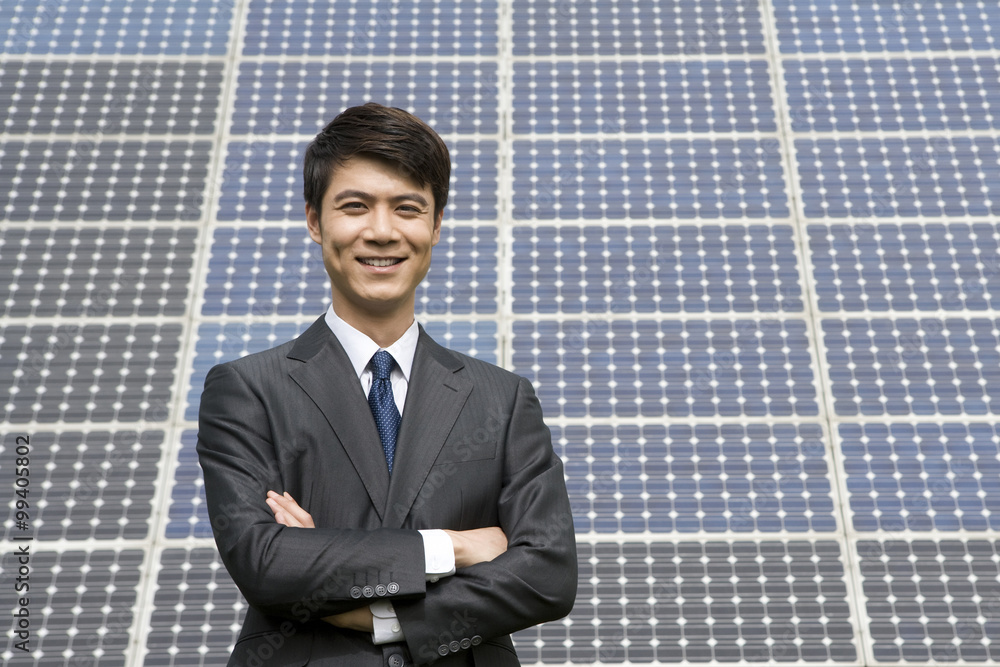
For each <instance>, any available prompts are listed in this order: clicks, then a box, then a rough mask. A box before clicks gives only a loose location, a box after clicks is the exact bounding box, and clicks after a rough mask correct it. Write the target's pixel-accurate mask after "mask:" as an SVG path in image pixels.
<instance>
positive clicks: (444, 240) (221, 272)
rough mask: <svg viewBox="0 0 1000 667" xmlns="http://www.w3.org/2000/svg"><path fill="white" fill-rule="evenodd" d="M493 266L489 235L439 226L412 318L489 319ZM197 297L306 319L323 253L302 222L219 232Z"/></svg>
mask: <svg viewBox="0 0 1000 667" xmlns="http://www.w3.org/2000/svg"><path fill="white" fill-rule="evenodd" d="M0 260H2V255H0ZM496 263H497V239H496V229H495V228H492V227H467V226H458V225H449V224H446V225H444V227H443V229H442V232H441V241H440V242H439V243H438V245H437V246H436V248H435V251H434V254H433V256H432V258H431V268H430V271H429V272H428V274H427V277H426V278H425V279H424V280H423V281H422V282H421V284H420V287H418V288H417V297H416V308H417V312H418V313H420V314H430V315H443V314H455V315H467V314H471V313H484V314H487V313H495V312H496V311H497V287H496V283H497V272H496ZM203 295H204V303H203V304H202V309H201V312H202V314H203V315H252V316H255V317H260V316H268V315H305V316H308V315H311V314H313V313H315V312H317V310H319V309H320V307H322V308H327V307H329V305H330V298H331V297H330V279H329V277H328V276H327V273H326V268H325V267H324V265H323V256H322V251H321V249H320V247H319V245H318V244H316V243H315V242H314V241H313V240H312V238H310V237H309V234H308V231H307V229H306V225H305V222H303V223H302V224H301V225H299V226H298V227H289V228H285V227H281V228H279V227H259V228H252V227H242V228H231V227H219V228H217V229H216V230H215V237H214V242H213V244H212V249H211V255H210V259H209V264H208V275H207V276H206V279H205V288H204V292H203Z"/></svg>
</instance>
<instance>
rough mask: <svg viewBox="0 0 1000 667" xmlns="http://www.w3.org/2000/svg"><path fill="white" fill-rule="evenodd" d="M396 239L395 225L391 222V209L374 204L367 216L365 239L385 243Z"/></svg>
mask: <svg viewBox="0 0 1000 667" xmlns="http://www.w3.org/2000/svg"><path fill="white" fill-rule="evenodd" d="M395 239H396V226H395V225H394V224H393V220H392V211H391V210H389V209H388V208H386V207H384V206H376V207H374V209H373V210H372V213H371V215H370V216H369V224H368V229H367V234H366V238H365V240H366V241H371V242H373V243H379V244H385V243H390V242H392V241H394V240H395Z"/></svg>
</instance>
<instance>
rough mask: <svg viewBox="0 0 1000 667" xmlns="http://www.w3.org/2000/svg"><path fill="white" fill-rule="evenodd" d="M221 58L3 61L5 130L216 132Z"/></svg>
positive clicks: (0, 85)
mask: <svg viewBox="0 0 1000 667" xmlns="http://www.w3.org/2000/svg"><path fill="white" fill-rule="evenodd" d="M222 73H223V72H222V64H221V63H177V64H174V65H167V66H164V64H162V63H160V64H157V63H153V62H146V63H128V64H119V63H110V62H85V61H76V62H74V61H67V62H63V63H59V64H55V63H48V62H37V61H35V62H32V61H27V62H23V63H15V62H12V61H6V62H0V118H2V119H3V129H4V131H6V132H13V133H20V132H38V133H45V132H53V133H59V134H70V133H74V132H95V133H97V132H99V133H107V134H115V133H118V132H130V131H131V132H149V133H152V134H166V133H174V132H176V133H181V134H184V133H191V134H211V133H213V132H214V131H215V114H216V107H217V105H218V102H219V93H220V87H221V85H222Z"/></svg>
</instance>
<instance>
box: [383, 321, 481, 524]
mask: <svg viewBox="0 0 1000 667" xmlns="http://www.w3.org/2000/svg"><path fill="white" fill-rule="evenodd" d="M463 366H464V364H463V363H462V362H461V360H459V359H458V358H457V357H455V356H454V355H452V354H451V353H450V352H448V350H446V349H445V348H443V347H441V346H440V345H438V344H437V343H435V342H434V340H433V339H432V338H431V337H430V336H428V335H427V333H426V332H425V331H424V329H423V327H420V339H419V341H418V342H417V350H416V354H415V355H414V358H413V369H412V370H411V371H410V384H409V386H408V387H407V390H406V404H405V406H404V408H403V421H402V422H401V424H400V426H399V437H398V438H397V439H396V460H395V462H394V463H393V469H392V481H391V482H390V483H389V500H388V503H387V505H386V514H385V516H384V517H383V520H382V525H383V527H385V528H400V527H401V526H402V525H403V521H404V520H405V519H406V515H407V514H409V511H410V507H412V506H413V502H414V500H416V498H417V493H418V492H419V491H420V489H421V487H422V486H423V484H424V480H426V479H427V475H428V474H429V473H430V469H431V466H433V465H434V461H435V460H436V459H437V456H438V453H439V452H440V451H441V447H443V446H444V442H445V439H446V438H447V437H448V434H449V433H450V432H451V429H452V427H453V426H454V425H455V420H456V419H458V415H459V413H460V412H461V411H462V408H463V407H464V405H465V401H466V400H467V399H468V397H469V393H470V392H471V391H472V383H471V382H470V381H469V380H467V379H465V378H464V377H462V375H460V374H457V373H456V371H458V370H459V369H461V368H462V367H463ZM383 463H384V462H383ZM383 467H384V466H383Z"/></svg>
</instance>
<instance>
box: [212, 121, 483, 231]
mask: <svg viewBox="0 0 1000 667" xmlns="http://www.w3.org/2000/svg"><path fill="white" fill-rule="evenodd" d="M307 145H308V142H300V143H292V142H290V141H242V142H234V143H230V144H229V146H228V153H227V156H226V162H225V168H224V169H225V170H224V172H223V174H222V179H223V181H222V186H221V192H220V196H219V210H218V213H217V215H216V219H217V220H220V221H229V220H249V221H258V220H304V218H305V214H304V213H303V210H304V206H305V204H304V203H303V201H302V156H303V155H304V154H305V148H306V146H307ZM448 148H449V151H450V152H451V160H452V169H451V185H450V187H451V189H450V191H449V194H448V206H447V208H445V221H446V222H447V221H449V220H491V219H494V218H496V215H497V195H496V187H497V164H496V155H497V144H496V142H495V141H471V140H461V141H455V142H452V143H451V145H449V147H448Z"/></svg>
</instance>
